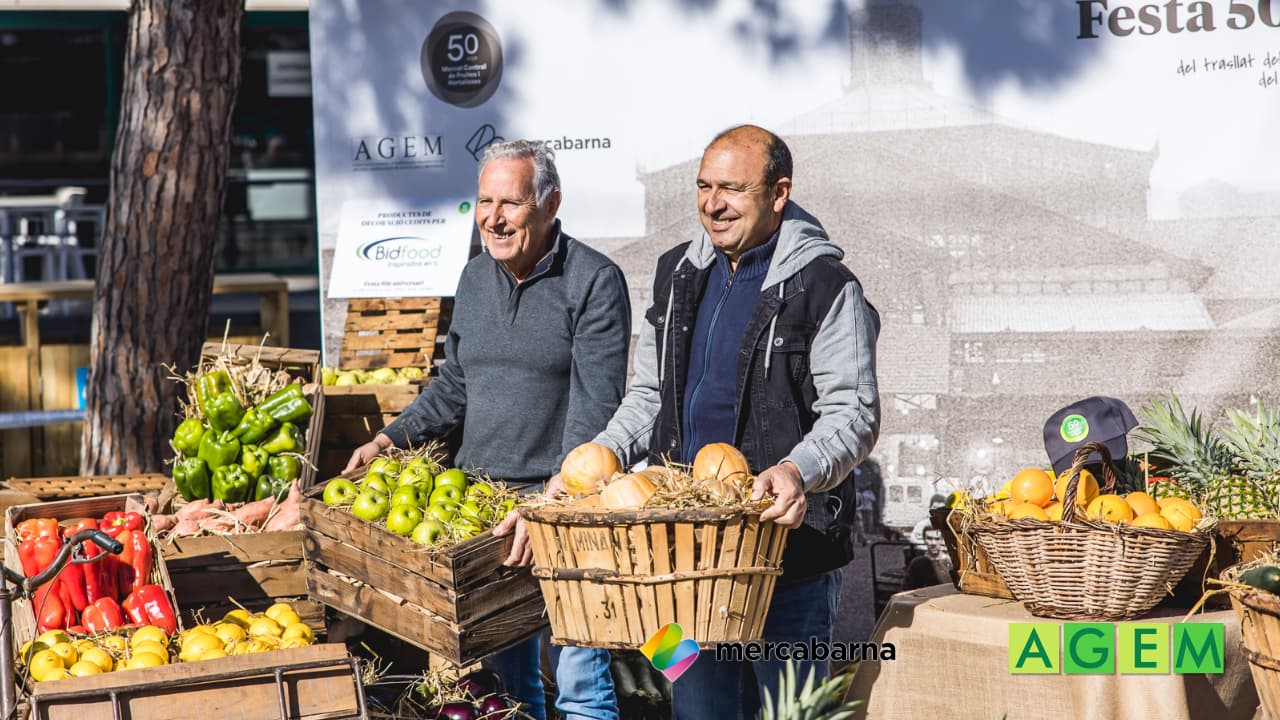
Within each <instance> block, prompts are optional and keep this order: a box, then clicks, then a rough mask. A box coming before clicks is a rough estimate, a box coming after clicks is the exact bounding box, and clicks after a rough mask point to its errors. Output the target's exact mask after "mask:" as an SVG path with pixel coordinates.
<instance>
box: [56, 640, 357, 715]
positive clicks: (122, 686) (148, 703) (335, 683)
mask: <svg viewBox="0 0 1280 720" xmlns="http://www.w3.org/2000/svg"><path fill="white" fill-rule="evenodd" d="M277 678H278V679H277ZM277 682H278V683H279V684H278V685H277ZM113 700H114V701H115V702H116V703H118V704H119V707H118V708H113V707H112V705H113ZM31 706H32V712H31V717H32V718H34V719H35V720H84V719H85V718H110V717H122V718H130V720H207V719H208V718H218V720H281V719H282V718H284V719H285V720H321V719H323V718H339V717H340V718H350V717H359V718H364V717H368V715H367V710H366V709H365V704H364V687H363V686H362V685H361V683H360V672H359V668H358V666H357V664H356V662H355V661H354V660H353V659H352V658H351V657H350V656H349V655H348V654H347V649H346V648H345V647H343V646H342V645H311V646H309V647H303V648H291V649H287V650H274V651H271V652H264V653H255V654H252V655H236V656H232V657H225V658H217V659H214V660H203V661H200V662H191V663H175V664H173V665H162V666H160V667H154V668H147V669H146V670H124V671H118V672H113V673H107V674H105V675H91V676H89V677H72V678H67V679H64V680H59V681H57V682H45V683H36V684H35V685H34V686H33V688H32V694H31Z"/></svg>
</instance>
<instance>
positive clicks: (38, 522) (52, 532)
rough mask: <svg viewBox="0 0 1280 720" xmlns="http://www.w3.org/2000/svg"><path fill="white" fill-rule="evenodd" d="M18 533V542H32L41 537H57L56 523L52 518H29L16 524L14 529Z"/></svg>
mask: <svg viewBox="0 0 1280 720" xmlns="http://www.w3.org/2000/svg"><path fill="white" fill-rule="evenodd" d="M15 529H16V530H17V532H18V540H33V539H35V538H42V537H54V536H56V535H59V534H60V532H59V528H58V521H57V520H55V519H53V518H31V519H30V520H23V521H22V522H20V523H18V527H17V528H15Z"/></svg>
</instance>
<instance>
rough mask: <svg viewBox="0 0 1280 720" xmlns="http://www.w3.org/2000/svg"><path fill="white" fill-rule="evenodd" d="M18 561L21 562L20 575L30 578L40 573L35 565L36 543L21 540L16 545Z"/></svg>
mask: <svg viewBox="0 0 1280 720" xmlns="http://www.w3.org/2000/svg"><path fill="white" fill-rule="evenodd" d="M18 560H20V561H21V562H22V574H23V575H26V576H27V577H31V576H32V575H35V574H36V573H38V572H40V569H39V567H38V566H37V564H36V541H35V540H23V541H22V542H20V543H18Z"/></svg>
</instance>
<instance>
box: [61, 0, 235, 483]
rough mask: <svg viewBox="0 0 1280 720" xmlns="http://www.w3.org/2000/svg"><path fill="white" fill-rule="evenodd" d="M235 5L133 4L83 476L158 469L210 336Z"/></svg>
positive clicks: (164, 0) (97, 303) (223, 0)
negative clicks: (182, 393)
mask: <svg viewBox="0 0 1280 720" xmlns="http://www.w3.org/2000/svg"><path fill="white" fill-rule="evenodd" d="M243 14H244V0H134V3H133V6H132V8H131V10H130V14H129V42H128V50H127V52H128V54H127V57H126V59H125V69H124V96H123V98H122V103H121V118H120V127H119V131H118V133H117V135H116V145H115V151H114V154H113V156H112V161H111V186H110V187H111V192H110V198H111V199H110V203H109V208H108V211H107V222H106V228H105V230H104V233H103V238H102V242H101V245H100V247H99V250H98V252H99V254H98V278H97V286H96V289H95V292H94V308H93V329H92V343H91V353H92V358H93V363H92V369H91V370H90V373H89V386H88V388H87V397H86V406H87V409H88V414H87V416H86V418H85V425H84V436H83V439H82V441H81V466H80V467H81V472H82V473H83V474H86V475H95V474H111V473H140V472H159V471H163V469H164V461H165V459H166V458H168V457H171V456H172V455H173V451H172V450H171V449H170V448H169V437H170V436H171V435H172V432H173V428H174V427H175V425H176V421H177V418H176V412H177V410H178V404H177V399H178V395H179V390H180V388H179V386H178V385H177V384H176V383H175V382H173V381H172V380H171V379H169V376H170V373H169V371H168V370H166V369H165V368H164V367H163V366H164V365H167V364H173V365H176V366H177V368H178V369H179V370H185V369H187V368H189V367H191V366H192V365H194V364H195V362H196V360H197V359H198V356H199V352H200V346H201V344H202V343H203V342H204V339H205V337H206V336H207V331H208V329H207V324H208V317H209V302H210V295H211V293H212V288H213V257H214V247H215V244H216V239H217V238H216V233H217V225H218V214H219V211H220V209H221V207H222V196H223V187H224V184H225V181H226V170H227V158H228V155H229V147H230V133H231V112H232V109H233V106H234V104H235V98H236V91H237V89H238V87H239V83H240V21H241V18H242V16H243Z"/></svg>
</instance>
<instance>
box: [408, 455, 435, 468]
mask: <svg viewBox="0 0 1280 720" xmlns="http://www.w3.org/2000/svg"><path fill="white" fill-rule="evenodd" d="M417 467H421V468H426V469H428V470H430V469H431V461H430V460H427V456H426V455H417V456H414V457H412V458H410V459H409V462H407V463H405V464H404V469H405V470H408V469H409V468H417Z"/></svg>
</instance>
